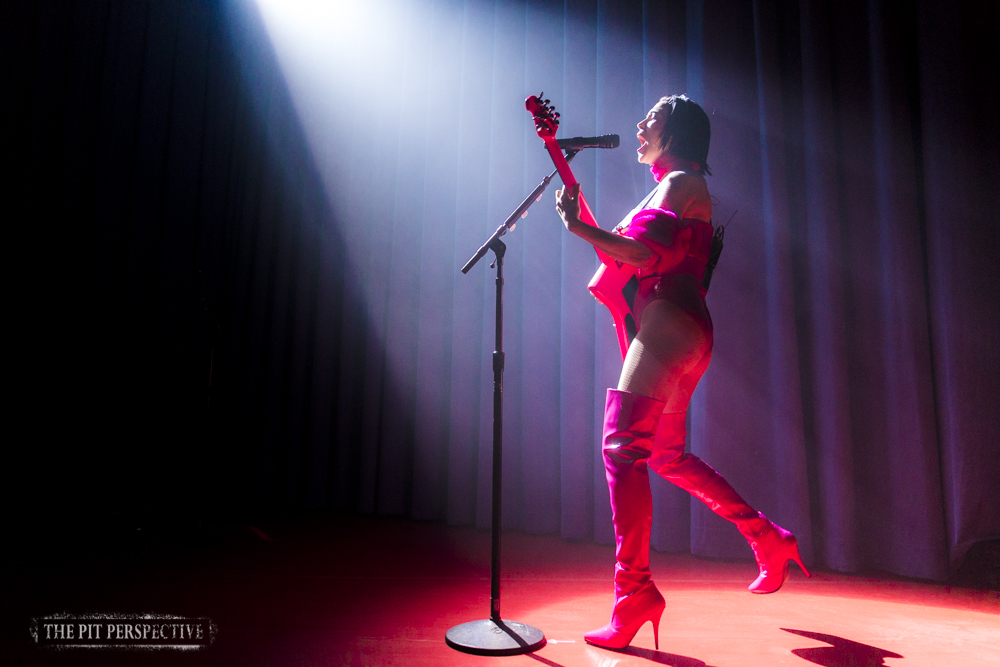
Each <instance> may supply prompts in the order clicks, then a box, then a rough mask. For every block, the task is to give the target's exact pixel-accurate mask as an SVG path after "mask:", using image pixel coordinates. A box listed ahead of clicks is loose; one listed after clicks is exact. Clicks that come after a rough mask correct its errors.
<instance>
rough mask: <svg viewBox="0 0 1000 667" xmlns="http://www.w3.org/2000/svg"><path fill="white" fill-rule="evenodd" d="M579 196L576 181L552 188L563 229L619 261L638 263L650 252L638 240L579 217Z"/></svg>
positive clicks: (641, 262) (644, 261)
mask: <svg viewBox="0 0 1000 667" xmlns="http://www.w3.org/2000/svg"><path fill="white" fill-rule="evenodd" d="M579 196H580V184H579V183H577V184H576V185H575V186H573V187H572V188H563V189H562V190H556V211H557V212H558V213H559V217H561V218H562V221H563V224H564V225H565V226H566V229H568V230H569V231H571V232H573V233H574V234H576V235H577V236H579V237H580V238H581V239H583V240H584V241H586V242H587V243H590V244H591V245H593V246H594V247H595V248H597V249H598V250H600V251H601V252H603V253H605V254H607V255H609V256H610V257H612V258H613V259H616V260H618V261H619V262H625V263H626V264H630V265H632V266H642V265H643V264H645V263H646V261H647V260H649V258H650V257H652V256H653V251H652V250H650V249H649V248H648V247H646V246H645V245H644V244H642V243H640V242H639V241H636V240H635V239H630V238H628V237H627V236H620V235H619V234H612V233H611V232H609V231H605V230H603V229H601V228H600V227H594V226H592V225H588V224H587V223H585V222H584V221H583V220H581V219H580V202H579Z"/></svg>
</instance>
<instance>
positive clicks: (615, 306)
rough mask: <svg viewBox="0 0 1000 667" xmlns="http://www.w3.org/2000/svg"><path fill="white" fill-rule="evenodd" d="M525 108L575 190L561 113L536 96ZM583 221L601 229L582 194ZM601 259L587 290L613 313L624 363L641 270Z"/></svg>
mask: <svg viewBox="0 0 1000 667" xmlns="http://www.w3.org/2000/svg"><path fill="white" fill-rule="evenodd" d="M524 107H525V108H526V109H527V110H528V111H530V112H531V115H532V117H533V118H534V121H535V131H536V132H537V133H538V136H539V137H540V138H541V139H542V141H544V142H545V148H546V150H548V152H549V157H551V158H552V163H553V164H554V165H555V168H556V170H557V171H558V172H559V177H560V178H562V182H563V186H564V187H572V186H574V185H576V184H577V182H578V181H577V180H576V177H575V176H573V171H572V170H571V169H570V168H569V163H568V162H566V156H565V155H563V152H562V149H560V148H559V144H558V143H556V130H557V128H558V127H559V114H558V113H554V112H553V109H552V107H551V106H550V105H549V104H548V100H544V101H543V100H542V99H541V95H539V96H535V95H532V96H531V97H529V98H528V99H526V100H525V101H524ZM580 219H581V220H583V222H585V223H587V224H588V225H591V226H593V227H597V220H595V219H594V214H593V213H592V212H591V210H590V206H588V205H587V200H585V199H584V198H583V193H582V192H581V193H580ZM594 250H595V251H596V252H597V257H598V259H600V260H601V266H600V268H598V269H597V273H595V274H594V277H593V278H592V279H591V280H590V284H589V285H587V288H588V289H589V290H590V293H591V294H593V295H594V298H596V299H597V300H598V301H600V302H601V303H603V304H604V305H605V306H606V307H607V309H608V310H610V311H611V318H612V320H614V324H615V333H617V335H618V347H619V348H620V349H621V353H622V360H624V359H625V355H626V354H628V348H629V345H630V344H631V343H632V340H633V339H634V338H635V335H636V333H637V332H638V325H637V323H636V321H635V315H634V313H633V308H634V306H635V295H636V293H637V292H638V291H639V276H638V269H636V268H635V267H634V266H630V265H628V264H624V263H622V262H619V261H616V260H614V259H612V258H611V257H609V256H608V255H607V254H605V253H603V252H601V251H600V250H597V248H594Z"/></svg>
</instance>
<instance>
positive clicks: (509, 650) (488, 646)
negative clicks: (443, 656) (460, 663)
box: [444, 618, 545, 655]
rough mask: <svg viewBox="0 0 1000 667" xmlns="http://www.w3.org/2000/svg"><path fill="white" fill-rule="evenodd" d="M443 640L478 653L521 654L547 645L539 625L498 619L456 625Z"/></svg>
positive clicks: (457, 648) (451, 645) (460, 648)
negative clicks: (537, 626)
mask: <svg viewBox="0 0 1000 667" xmlns="http://www.w3.org/2000/svg"><path fill="white" fill-rule="evenodd" d="M444 640H445V642H447V643H448V646H450V647H452V648H453V649H455V650H456V651H462V652H463V653H475V654H476V655H520V654H522V653H531V652H532V651H537V650H538V649H540V648H542V647H543V646H545V635H544V634H543V633H542V631H541V630H539V629H538V628H536V627H534V626H531V625H525V624H524V623H518V622H517V621H504V620H502V619H499V618H496V619H493V618H488V619H485V620H482V621H469V622H468V623H462V624H461V625H456V626H455V627H453V628H452V629H450V630H448V632H447V633H446V634H445V636H444Z"/></svg>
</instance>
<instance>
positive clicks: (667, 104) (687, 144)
mask: <svg viewBox="0 0 1000 667" xmlns="http://www.w3.org/2000/svg"><path fill="white" fill-rule="evenodd" d="M656 107H657V108H659V109H661V110H666V111H667V122H666V124H665V125H664V126H663V133H662V134H661V135H660V145H661V147H662V146H663V145H664V144H666V142H667V140H668V138H669V137H673V138H674V141H673V143H672V144H670V153H671V155H676V156H677V157H679V158H683V159H685V160H691V161H692V162H697V163H698V165H699V166H700V167H701V169H702V171H704V172H705V174H706V175H708V176H711V175H712V170H711V169H709V168H708V144H709V143H710V142H711V140H712V124H711V123H710V122H709V120H708V114H706V113H705V110H704V109H702V108H701V106H700V105H699V104H698V103H697V102H692V101H691V100H689V99H688V98H687V96H686V95H670V96H668V97H662V98H660V101H659V102H657V103H656Z"/></svg>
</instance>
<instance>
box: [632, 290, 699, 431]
mask: <svg viewBox="0 0 1000 667" xmlns="http://www.w3.org/2000/svg"><path fill="white" fill-rule="evenodd" d="M699 320H700V321H699ZM712 342H713V338H712V325H711V320H710V319H709V318H708V311H707V310H705V316H704V318H698V319H696V318H694V317H692V316H691V315H690V314H689V313H687V312H685V311H684V310H682V309H680V308H679V307H677V306H676V305H675V304H673V303H672V302H670V301H667V300H666V299H660V300H657V301H653V302H651V303H650V304H649V305H648V306H646V308H645V309H644V310H643V312H642V321H641V323H640V328H639V333H638V335H637V336H636V337H635V340H634V341H632V345H631V346H630V347H629V351H628V355H627V356H626V357H625V363H624V365H623V367H622V374H621V378H620V379H619V381H618V389H620V390H622V391H628V392H632V393H634V394H641V395H643V396H648V397H650V398H655V399H657V400H659V401H663V402H664V403H665V406H664V409H663V412H664V413H672V412H686V411H687V408H688V404H689V403H690V402H691V394H692V393H694V389H695V387H696V386H697V384H698V380H700V379H701V376H702V375H703V374H704V372H705V369H706V368H708V362H709V361H710V360H711V358H712Z"/></svg>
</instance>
